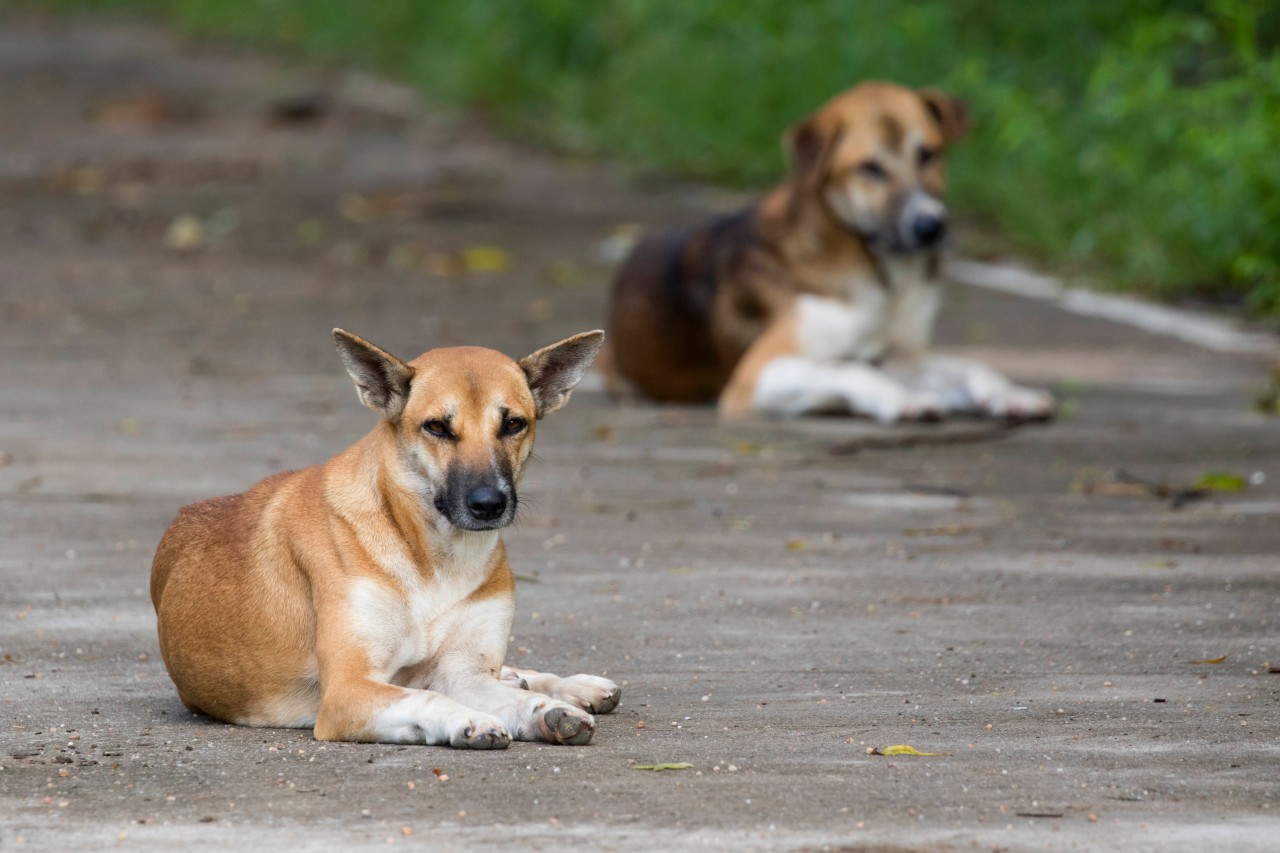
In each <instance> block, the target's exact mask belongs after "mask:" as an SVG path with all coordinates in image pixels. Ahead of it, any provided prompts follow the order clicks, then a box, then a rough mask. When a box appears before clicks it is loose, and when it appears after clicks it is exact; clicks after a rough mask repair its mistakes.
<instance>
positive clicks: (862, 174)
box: [601, 83, 1053, 421]
mask: <svg viewBox="0 0 1280 853" xmlns="http://www.w3.org/2000/svg"><path fill="white" fill-rule="evenodd" d="M967 128H968V115H967V111H966V109H965V107H964V105H963V104H962V103H961V102H959V101H957V100H955V99H953V98H950V97H948V96H946V95H944V94H942V93H941V92H937V91H933V90H927V89H926V90H921V91H915V90H912V89H907V88H904V87H902V86H896V85H892V84H888V83H865V84H863V85H861V86H858V87H856V88H854V89H851V90H849V91H848V92H845V93H844V94H842V95H839V96H837V97H835V98H833V99H832V100H831V101H829V102H828V103H827V104H826V105H825V106H823V107H822V108H821V109H820V110H818V112H816V113H814V114H813V115H812V116H810V117H809V118H807V119H805V120H804V121H802V122H800V123H799V124H798V125H797V126H796V127H794V128H793V129H792V130H791V131H790V132H789V134H788V135H787V138H786V145H787V147H788V149H789V151H790V155H791V160H792V171H791V175H790V177H789V178H788V180H787V181H786V182H785V183H784V184H782V185H781V186H779V187H777V188H776V189H775V190H773V191H772V192H771V193H769V194H768V195H767V196H766V197H765V198H764V199H763V200H762V201H761V202H760V203H759V204H757V205H754V206H752V207H749V208H747V209H746V210H743V211H740V212H738V213H734V214H731V215H729V216H726V217H722V218H720V219H717V220H715V221H713V222H710V223H708V224H706V225H703V226H700V227H697V228H694V229H692V230H689V231H685V232H681V233H670V234H659V235H654V236H648V237H646V238H645V239H644V240H642V241H641V243H640V245H639V246H637V247H636V249H635V251H634V252H633V253H632V256H631V258H630V259H629V260H628V261H627V262H626V264H624V265H623V267H622V269H621V271H620V273H619V275H618V279H617V282H616V285H615V288H614V292H613V300H612V304H611V307H610V312H609V327H610V329H609V337H610V347H609V348H608V349H607V350H606V353H605V354H604V355H603V356H602V357H601V369H602V371H603V372H604V373H605V374H606V378H607V379H608V380H609V384H610V387H611V389H612V390H615V391H617V390H621V387H622V385H623V383H622V382H621V380H629V382H630V383H631V384H633V385H634V386H635V387H637V388H638V389H639V390H640V391H642V392H644V393H645V394H647V395H649V396H651V397H655V398H657V399H660V400H676V401H698V400H711V399H716V398H717V397H718V398H719V406H720V411H721V412H722V413H724V414H726V415H738V414H743V413H745V412H748V411H753V410H754V411H763V412H776V413H782V414H801V413H804V412H811V411H820V410H832V409H836V410H847V411H852V412H853V413H856V414H865V415H869V416H871V417H874V418H877V419H879V420H881V421H895V420H899V419H903V418H920V417H936V416H938V415H941V414H942V413H944V412H972V413H976V414H988V415H995V416H1005V417H1014V418H1042V417H1047V416H1048V415H1049V414H1050V413H1051V411H1052V409H1053V401H1052V399H1051V398H1050V397H1049V395H1047V394H1045V393H1044V392H1041V391H1035V390H1031V389H1026V388H1019V387H1017V386H1015V385H1013V384H1011V383H1010V382H1009V381H1007V380H1006V379H1004V378H1003V377H1001V376H1000V375H998V374H997V373H995V372H994V371H992V370H991V369H989V368H987V367H985V366H983V365H980V364H975V363H973V362H968V361H962V360H959V359H945V358H937V357H932V356H930V355H929V347H930V343H931V338H932V333H933V326H934V320H935V318H936V317H937V313H938V310H939V305H940V300H941V278H940V276H939V266H940V258H939V249H940V247H941V244H942V240H943V237H944V235H945V233H946V209H945V207H944V206H943V203H942V192H943V183H944V180H943V159H944V155H945V153H946V150H947V148H948V147H949V146H950V145H951V144H952V143H954V142H955V141H956V140H958V139H960V138H961V137H962V136H963V135H964V134H965V133H966V131H967Z"/></svg>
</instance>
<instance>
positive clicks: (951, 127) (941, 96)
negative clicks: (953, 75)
mask: <svg viewBox="0 0 1280 853" xmlns="http://www.w3.org/2000/svg"><path fill="white" fill-rule="evenodd" d="M918 94H919V95H920V98H921V100H923V101H924V106H925V109H927V110H928V111H929V115H931V116H933V120H934V121H936V122H937V123H938V127H940V128H942V135H943V136H944V137H945V138H946V140H947V144H948V145H949V144H951V143H952V142H955V141H956V140H957V139H961V138H963V137H965V136H967V135H968V133H969V105H968V104H966V103H965V102H964V101H962V100H960V99H959V98H953V97H951V96H950V95H948V94H946V93H945V92H940V91H938V90H937V89H921V90H920V91H919V93H918Z"/></svg>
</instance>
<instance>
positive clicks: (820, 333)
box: [796, 287, 888, 361]
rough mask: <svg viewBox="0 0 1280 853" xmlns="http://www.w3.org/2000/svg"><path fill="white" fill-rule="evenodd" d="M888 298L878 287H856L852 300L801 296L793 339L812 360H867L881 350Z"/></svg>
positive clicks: (797, 303)
mask: <svg viewBox="0 0 1280 853" xmlns="http://www.w3.org/2000/svg"><path fill="white" fill-rule="evenodd" d="M887 306H888V299H887V297H886V295H885V293H884V291H883V289H882V288H879V287H875V288H859V289H858V292H857V293H856V296H855V298H854V299H852V300H844V299H828V298H826V297H821V296H809V295H805V296H801V297H800V298H799V299H797V300H796V338H797V342H798V343H799V345H800V351H801V353H802V354H803V355H804V356H805V357H807V358H811V359H814V360H815V361H849V360H854V361H867V360H870V359H874V358H875V357H876V356H878V355H879V354H880V353H881V351H883V349H884V331H885V316H886V309H887Z"/></svg>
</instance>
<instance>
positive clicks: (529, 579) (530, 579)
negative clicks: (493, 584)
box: [511, 572, 542, 583]
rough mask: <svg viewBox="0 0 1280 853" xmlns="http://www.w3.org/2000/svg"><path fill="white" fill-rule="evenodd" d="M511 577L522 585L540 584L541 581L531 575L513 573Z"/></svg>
mask: <svg viewBox="0 0 1280 853" xmlns="http://www.w3.org/2000/svg"><path fill="white" fill-rule="evenodd" d="M511 577H513V578H515V579H516V580H518V581H521V582H523V583H542V581H540V580H538V579H537V578H536V577H534V576H533V575H518V574H515V573H514V572H513V573H512V575H511Z"/></svg>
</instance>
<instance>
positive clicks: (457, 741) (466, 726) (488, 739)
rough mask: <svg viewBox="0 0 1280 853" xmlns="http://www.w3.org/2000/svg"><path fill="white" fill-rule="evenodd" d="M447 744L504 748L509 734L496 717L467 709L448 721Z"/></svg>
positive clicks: (461, 746)
mask: <svg viewBox="0 0 1280 853" xmlns="http://www.w3.org/2000/svg"><path fill="white" fill-rule="evenodd" d="M449 745H450V746H452V747H455V748H457V749H506V748H507V747H508V746H510V745H511V735H510V734H509V733H508V732H507V729H506V727H505V726H504V725H502V722H501V721H500V720H499V719H498V718H497V717H492V716H490V715H488V714H480V713H477V712H474V711H468V712H466V713H461V714H458V715H456V718H455V719H453V720H451V721H450V733H449Z"/></svg>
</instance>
